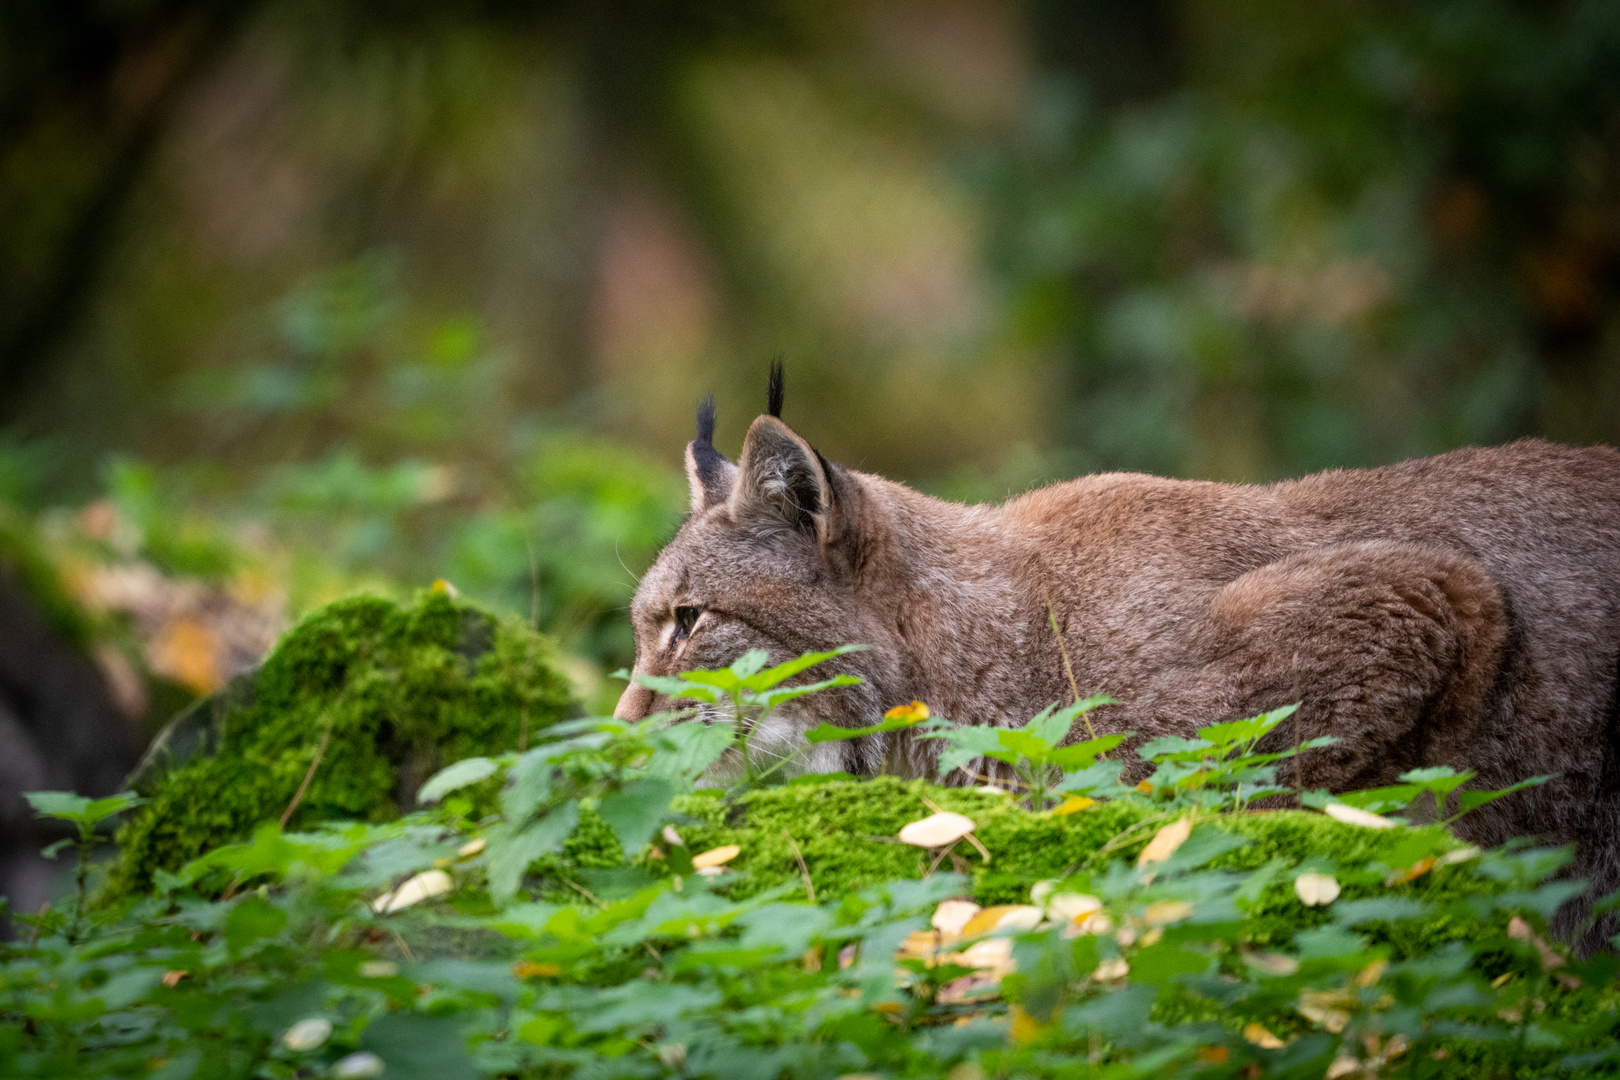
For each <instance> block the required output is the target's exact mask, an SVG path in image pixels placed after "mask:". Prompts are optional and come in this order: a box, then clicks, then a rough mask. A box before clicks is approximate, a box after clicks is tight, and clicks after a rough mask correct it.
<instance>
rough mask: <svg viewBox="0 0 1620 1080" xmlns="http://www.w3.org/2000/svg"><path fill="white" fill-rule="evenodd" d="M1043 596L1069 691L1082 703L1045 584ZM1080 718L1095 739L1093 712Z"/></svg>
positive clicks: (1077, 683) (1082, 714)
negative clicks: (1066, 676)
mask: <svg viewBox="0 0 1620 1080" xmlns="http://www.w3.org/2000/svg"><path fill="white" fill-rule="evenodd" d="M1041 598H1042V599H1043V600H1045V601H1046V614H1047V617H1048V618H1050V619H1051V620H1052V636H1053V637H1055V638H1057V643H1058V653H1059V654H1060V655H1061V656H1062V657H1063V670H1064V672H1065V673H1066V674H1067V675H1068V676H1069V692H1070V693H1072V694H1074V701H1075V704H1077V705H1078V704H1079V703H1080V684H1079V682H1077V681H1076V680H1075V677H1074V665H1073V664H1071V663H1069V647H1068V646H1067V645H1065V644H1064V643H1063V631H1061V630H1059V629H1058V621H1057V608H1055V607H1053V606H1052V594H1051V593H1049V592H1047V591H1046V586H1045V585H1042V586H1041ZM1080 719H1082V720H1084V721H1085V722H1086V734H1087V735H1089V736H1090V737H1091V738H1093V739H1095V738H1096V737H1097V731H1096V729H1095V728H1093V727H1092V726H1091V714H1090V713H1089V712H1084V713H1081V714H1080ZM1103 756H1104V757H1107V756H1108V755H1106V754H1104V755H1103Z"/></svg>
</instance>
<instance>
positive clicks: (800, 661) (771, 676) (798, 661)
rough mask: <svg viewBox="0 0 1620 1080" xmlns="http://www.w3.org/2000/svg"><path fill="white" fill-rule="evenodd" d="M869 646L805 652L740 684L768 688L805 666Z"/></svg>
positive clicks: (760, 688)
mask: <svg viewBox="0 0 1620 1080" xmlns="http://www.w3.org/2000/svg"><path fill="white" fill-rule="evenodd" d="M869 647H870V646H867V645H840V646H838V648H836V649H829V650H827V651H826V652H813V653H805V654H804V655H803V656H800V657H796V658H794V659H792V660H788V661H786V662H785V663H781V664H777V665H776V666H775V667H773V668H767V669H766V670H764V671H761V672H758V673H757V674H753V675H750V676H748V677H747V678H746V679H743V680H742V685H743V686H744V687H745V688H746V689H749V690H754V691H759V690H769V689H770V688H771V687H773V686H776V685H777V684H779V683H781V682H784V681H786V680H788V679H791V678H792V677H793V676H795V675H797V674H798V673H799V672H801V671H804V670H805V669H806V668H813V667H815V666H816V665H817V664H821V663H825V662H826V661H828V660H831V659H832V658H833V657H835V656H843V655H844V654H845V653H852V652H860V651H862V650H863V649H867V648H869Z"/></svg>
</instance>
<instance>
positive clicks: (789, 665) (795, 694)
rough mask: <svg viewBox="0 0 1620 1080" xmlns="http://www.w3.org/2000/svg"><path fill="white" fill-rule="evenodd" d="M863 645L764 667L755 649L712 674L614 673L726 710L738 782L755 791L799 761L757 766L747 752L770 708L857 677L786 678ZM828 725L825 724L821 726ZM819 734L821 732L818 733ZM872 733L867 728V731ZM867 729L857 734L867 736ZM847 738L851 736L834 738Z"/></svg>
mask: <svg viewBox="0 0 1620 1080" xmlns="http://www.w3.org/2000/svg"><path fill="white" fill-rule="evenodd" d="M865 648H866V646H865V645H840V646H839V647H838V648H836V649H829V650H827V651H826V652H813V653H806V654H804V655H803V656H800V657H798V658H797V659H794V660H789V661H787V662H785V663H781V664H777V665H776V666H774V667H769V668H767V667H766V666H765V663H766V661H767V660H768V659H769V655H768V654H767V653H766V652H765V650H763V649H753V650H751V651H749V652H746V653H744V654H743V655H742V656H740V657H738V658H737V660H736V661H735V662H734V663H732V664H731V665H730V666H728V667H723V668H718V669H716V670H713V671H708V670H697V671H687V672H682V673H681V674H680V675H675V676H664V675H639V674H638V675H633V676H631V675H627V674H626V673H625V672H623V671H619V672H617V673H616V674H617V675H618V676H619V677H621V678H633V679H635V681H636V682H637V683H639V684H640V685H642V686H645V687H647V688H648V689H649V690H653V691H656V692H658V693H660V694H664V695H666V696H668V697H669V698H670V700H672V701H696V702H701V703H702V704H705V705H713V706H718V707H720V708H723V709H727V710H729V711H730V713H731V715H730V717H729V718H728V720H729V723H730V725H731V728H732V731H733V733H734V736H735V740H736V748H737V752H738V756H739V757H740V758H741V761H742V768H743V777H742V783H743V786H746V787H757V786H759V785H761V784H763V783H765V782H766V781H767V780H768V779H770V778H771V777H773V776H775V775H776V774H778V773H779V772H781V771H782V770H783V769H784V768H786V767H787V766H789V765H791V764H792V763H793V762H794V761H796V760H797V759H798V756H799V755H798V754H796V753H793V754H784V755H781V756H779V757H778V758H777V760H776V761H775V762H773V763H772V764H770V765H768V766H765V767H761V766H760V764H759V763H758V762H756V761H755V760H754V755H753V754H752V753H750V752H749V743H750V741H751V740H752V738H753V736H754V734H755V733H756V732H758V731H759V730H760V729H761V726H762V725H763V724H764V722H765V717H766V716H768V715H769V714H770V712H771V711H772V710H773V709H776V708H779V707H781V706H783V705H786V704H787V703H788V702H790V701H797V700H798V699H799V698H801V697H804V696H805V695H806V694H814V693H818V692H820V691H822V690H831V689H834V688H836V687H840V686H854V685H856V684H858V683H859V682H860V681H861V679H860V677H859V676H858V675H834V676H832V677H831V678H828V679H822V680H820V681H819V682H811V683H803V684H800V685H796V686H785V685H783V684H784V683H786V682H787V681H788V680H789V679H792V678H794V677H795V676H797V675H799V674H800V673H802V672H804V671H807V670H809V669H810V668H813V667H815V666H816V665H818V664H823V663H825V662H827V661H828V660H831V659H833V658H834V657H838V656H843V655H845V654H846V653H852V652H857V651H859V650H862V649H865ZM828 726H830V725H823V728H825V727H828ZM817 730H818V731H819V730H821V729H817ZM832 730H834V731H843V730H845V729H842V728H833V729H832ZM870 730H872V729H867V731H870ZM865 733H866V731H862V732H857V733H856V734H865ZM814 735H815V732H811V733H810V737H809V741H810V742H820V741H822V739H818V738H815V737H814ZM835 737H846V738H847V737H849V736H835Z"/></svg>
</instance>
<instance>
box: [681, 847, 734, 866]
mask: <svg viewBox="0 0 1620 1080" xmlns="http://www.w3.org/2000/svg"><path fill="white" fill-rule="evenodd" d="M741 854H742V848H740V847H738V846H737V845H736V844H726V845H724V846H722V847H717V848H710V849H709V850H708V851H705V852H703V853H702V854H701V855H694V856H692V868H693V869H694V870H708V869H711V868H713V867H719V866H723V865H724V864H726V863H728V862H730V861H731V860H732V859H735V858H736V857H737V856H738V855H741Z"/></svg>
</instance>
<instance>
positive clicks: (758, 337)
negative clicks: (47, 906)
mask: <svg viewBox="0 0 1620 1080" xmlns="http://www.w3.org/2000/svg"><path fill="white" fill-rule="evenodd" d="M1617 296H1620V5H1615V4H1613V3H1612V2H1604V0H1562V2H1544V3H1529V2H1509V0H1424V2H1411V3H1394V2H1382V0H1326V2H1323V3H1320V4H1310V5H1299V4H1286V3H1279V2H1276V0H1115V2H1105V0H1072V2H1059V0H1029V2H1025V3H1018V2H1013V0H866V2H857V0H831V2H828V3H822V4H805V3H795V2H789V0H761V2H759V3H752V4H739V3H729V4H728V3H700V2H695V0H674V2H666V3H657V4H654V3H647V2H639V0H604V2H599V3H577V2H576V3H568V2H556V3H545V2H539V0H534V2H519V0H444V2H441V3H436V4H428V3H422V2H420V0H403V2H394V3H387V4H384V3H377V2H375V0H326V2H320V3H317V2H314V0H125V2H121V3H116V4H114V3H99V4H95V3H92V4H81V5H61V4H57V3H52V2H50V0H13V2H12V3H8V4H7V5H5V6H4V8H3V10H0V380H3V384H4V385H5V386H6V388H7V391H6V393H5V394H4V395H3V397H0V425H3V438H0V499H3V500H4V501H5V502H6V503H7V504H9V505H10V506H11V507H13V508H14V509H15V511H16V512H17V513H20V514H23V515H32V520H35V521H36V524H37V530H36V531H37V536H38V538H39V539H38V542H39V543H40V544H41V545H43V546H44V547H45V548H46V549H47V550H49V551H50V552H53V553H54V556H53V557H55V558H56V561H57V563H58V565H59V566H60V567H62V573H63V575H64V580H65V581H67V583H68V587H69V591H73V584H74V582H75V581H79V582H80V583H81V585H82V582H83V580H84V576H83V574H82V573H81V574H79V576H78V577H75V573H76V571H75V570H74V567H75V566H79V565H80V563H78V562H75V559H80V560H81V561H82V559H83V558H89V556H85V555H84V552H85V551H88V550H91V549H95V550H96V551H100V552H101V555H98V556H96V558H101V559H103V560H105V559H106V558H113V557H116V560H122V562H121V563H120V565H142V566H150V567H153V568H155V569H156V570H157V571H158V572H159V573H161V574H163V575H167V576H168V577H170V578H172V579H184V580H195V581H199V582H213V583H215V585H217V587H218V588H220V589H222V590H224V591H225V593H229V594H230V595H232V596H236V597H238V598H239V599H240V598H241V597H243V596H247V597H248V601H244V602H251V603H252V604H258V605H259V606H260V607H259V609H263V610H274V611H279V612H280V613H281V614H280V616H279V617H280V618H281V619H282V620H283V621H284V620H285V618H287V617H291V616H294V615H296V614H297V613H298V612H300V611H302V610H306V609H307V608H308V607H310V606H311V605H313V604H315V603H317V602H320V601H323V600H326V599H329V598H331V597H332V596H333V595H336V594H338V593H342V592H345V591H350V590H352V589H354V588H357V587H362V586H370V587H374V588H380V589H383V590H385V591H387V590H394V591H398V590H401V589H407V588H411V587H419V586H422V585H425V584H427V583H428V582H431V581H433V580H434V579H438V578H443V579H446V580H448V581H449V582H451V583H452V584H453V585H454V586H456V587H457V588H459V589H460V590H462V591H463V592H466V593H468V594H470V595H472V596H474V597H477V598H479V599H481V600H484V601H486V602H490V603H493V604H496V605H498V606H500V607H502V608H505V609H508V610H512V611H515V612H519V613H522V614H526V615H529V616H531V617H532V618H534V619H535V620H536V621H537V623H538V624H539V625H541V626H542V627H543V628H545V629H547V630H549V631H551V632H553V633H555V634H556V635H557V636H558V637H559V639H560V640H561V642H562V643H563V646H564V648H565V650H566V651H567V653H568V654H569V655H570V656H571V657H572V660H571V661H570V663H572V664H573V665H574V670H573V671H572V672H571V674H572V675H573V676H574V677H575V679H576V681H577V682H578V683H579V685H580V687H581V689H582V691H583V692H585V693H586V694H587V695H590V696H594V697H595V698H597V699H598V700H608V701H610V700H611V697H612V688H611V687H603V685H602V683H601V681H600V680H601V673H602V672H605V671H610V670H612V669H614V668H616V667H618V666H619V665H621V664H623V663H625V662H626V661H627V660H628V659H629V658H630V655H631V641H630V637H629V634H628V630H627V626H626V622H625V619H624V617H623V611H624V607H625V605H626V604H627V602H628V598H629V596H630V593H631V590H632V589H633V586H634V578H635V574H637V573H639V572H640V571H641V570H642V569H643V568H644V567H645V566H646V565H647V563H648V562H649V561H650V559H651V558H652V556H653V554H654V553H655V552H656V550H657V548H658V546H659V544H660V543H661V542H662V541H663V540H664V539H665V538H667V536H669V535H670V534H671V532H672V531H673V529H674V528H675V526H676V525H677V524H678V522H679V520H680V516H681V514H682V513H683V511H684V504H685V495H684V482H683V481H682V479H681V477H680V475H679V463H680V454H681V449H682V446H683V445H684V443H685V441H686V440H687V439H688V438H689V437H690V432H691V426H692V414H693V407H694V405H695V403H696V402H697V400H698V399H699V398H700V397H701V395H702V394H703V393H705V392H707V391H709V390H713V391H714V392H715V394H716V395H717V398H718V402H719V411H720V421H721V422H720V443H721V446H722V449H726V450H731V451H734V450H735V448H736V445H737V443H738V442H739V441H740V437H741V433H742V431H743V429H744V426H745V424H746V423H747V422H748V420H750V419H751V418H752V417H753V416H754V415H755V414H756V413H758V412H759V411H761V408H762V406H763V399H764V370H765V367H766V364H767V362H768V361H769V360H770V358H772V357H773V356H781V357H782V358H783V359H784V360H785V361H786V364H787V370H788V380H789V388H788V401H787V414H786V416H787V419H788V420H789V421H790V422H791V423H793V424H794V425H795V427H796V428H797V429H798V430H800V431H802V432H803V433H804V434H805V435H806V436H808V437H809V438H810V439H811V440H812V441H813V442H815V443H816V445H817V446H818V447H819V448H820V449H822V450H823V451H824V452H825V453H827V454H828V456H830V457H832V458H833V459H835V460H839V461H842V462H844V463H847V464H849V465H852V466H855V467H858V468H863V469H868V470H875V471H880V472H884V473H887V474H889V475H892V476H895V477H897V478H900V479H904V480H907V481H909V482H912V483H915V484H918V485H920V486H922V487H924V488H926V489H928V490H931V491H934V492H936V493H939V494H942V495H946V496H949V497H953V498H962V499H1000V498H1004V497H1006V496H1007V495H1008V494H1012V493H1017V492H1019V491H1022V490H1025V489H1027V488H1028V487H1030V486H1032V485H1035V484H1038V483H1041V482H1044V481H1048V480H1052V479H1058V478H1062V477H1067V476H1072V475H1076V474H1079V473H1081V472H1085V471H1091V470H1098V469H1145V470H1152V471H1157V472H1164V473H1172V474H1176V475H1182V476H1189V477H1204V478H1214V479H1228V480H1251V481H1255V480H1266V479H1271V478H1275V477H1279V476H1285V475H1290V474H1295V473H1299V472H1304V471H1310V470H1316V469H1321V468H1327V467H1334V466H1357V465H1369V464H1377V463H1381V462H1388V461H1392V460H1397V459H1399V458H1402V457H1406V456H1410V455H1416V454H1425V453H1432V452H1436V451H1441V450H1445V449H1447V448H1450V447H1454V446H1458V445H1462V444H1466V443H1480V442H1500V441H1504V440H1508V439H1512V438H1515V437H1519V436H1523V435H1529V434H1538V435H1542V436H1545V437H1549V438H1553V439H1559V440H1564V441H1569V442H1576V443H1588V442H1609V443H1614V442H1617V441H1620V340H1617V334H1620V320H1617V313H1620V304H1617ZM64 552H66V553H67V554H63V553H64ZM75 552H77V553H78V554H74V553H75ZM108 552H111V553H112V554H111V555H109V554H108ZM92 561H94V560H92ZM81 569H82V567H81ZM125 577H126V578H127V577H128V575H127V574H126V575H125ZM97 580H100V579H97ZM118 580H119V581H125V579H124V578H120V579H118ZM125 584H126V585H127V584H128V582H127V581H125ZM91 591H92V592H94V590H93V589H92V590H91ZM102 593H106V589H103V590H102ZM126 593H127V589H126ZM126 593H119V594H118V595H119V596H121V597H124V598H125V599H124V600H120V601H118V603H124V608H122V609H120V610H125V611H126V612H127V611H136V609H137V607H138V605H136V604H135V602H134V601H133V600H128V597H127V595H126ZM78 594H79V595H84V590H83V589H82V588H81V589H79V592H78ZM98 595H99V594H98ZM154 595H155V594H154ZM165 595H167V594H165ZM222 595H223V593H222ZM125 601H128V602H125ZM107 603H108V604H113V606H116V604H114V602H113V601H111V600H108V601H107ZM172 606H173V605H171V607H172ZM259 609H255V610H259ZM139 610H140V611H146V610H148V609H146V608H141V609H139ZM152 610H156V609H152ZM164 610H165V611H169V610H170V609H168V608H165V609H164ZM188 610H189V609H188ZM177 617H178V616H174V615H173V614H172V611H171V612H170V614H167V615H163V616H162V617H161V618H160V617H158V616H152V619H155V620H156V621H155V622H153V623H152V626H153V627H155V629H150V628H149V631H148V632H147V639H146V640H147V646H146V649H147V652H148V654H150V655H149V659H150V656H157V655H158V653H156V652H153V650H154V649H155V648H157V646H155V645H153V644H152V642H153V641H157V640H158V639H161V641H163V642H168V645H169V646H172V649H171V653H163V654H162V656H165V657H169V658H170V660H173V663H170V664H169V669H172V670H173V671H174V672H177V673H178V674H176V675H174V678H177V679H178V680H179V681H180V683H182V684H184V685H188V686H191V687H192V688H193V689H194V690H205V689H207V688H208V686H209V685H210V682H209V679H208V678H207V677H206V676H207V669H206V666H199V665H197V664H193V665H192V666H191V667H187V666H186V657H187V656H190V655H192V654H191V653H187V652H186V651H185V650H186V649H187V648H191V649H192V650H193V653H194V652H195V649H196V648H199V647H201V646H199V645H198V642H202V643H203V644H206V643H207V641H208V640H212V639H206V636H205V638H196V637H195V636H194V637H193V638H186V637H184V635H181V636H179V637H176V636H175V635H176V634H179V633H180V631H179V630H176V629H175V626H176V625H177V624H176V623H175V622H174V619H175V618H177ZM141 618H145V616H142V615H139V613H138V612H137V616H136V622H137V623H139V622H140V619H141ZM165 619H167V620H168V621H164V620H165ZM149 621H150V620H149ZM208 625H212V624H208ZM206 629H207V627H206V626H205V627H204V630H206ZM198 632H199V633H202V632H203V631H198ZM164 635H168V636H167V637H165V636H164ZM263 637H264V634H260V635H259V637H258V638H254V637H253V635H251V634H249V635H247V636H246V637H244V638H243V640H244V641H247V640H249V639H251V640H261V639H262V638H263ZM166 647H167V646H166ZM130 648H133V646H131V647H130ZM173 650H179V651H177V652H176V651H173ZM242 650H246V653H251V652H252V649H251V648H250V647H249V646H247V645H243V646H242ZM126 651H128V649H126ZM204 651H205V652H206V649H205V650H204ZM239 651H241V650H239ZM208 656H210V657H213V658H214V661H218V662H219V663H223V661H221V660H219V654H217V650H216V652H215V653H208ZM102 659H104V660H105V657H103V658H102ZM168 662H169V661H167V660H165V661H162V662H159V661H158V660H153V661H152V665H153V666H154V668H162V667H163V664H164V663H168ZM210 662H213V661H210ZM243 662H246V661H245V660H244V661H243ZM107 663H112V661H107V662H106V663H104V664H103V666H104V668H106V666H107ZM113 666H116V664H115V663H114V664H113ZM216 666H217V665H216ZM169 669H165V670H169ZM107 670H111V669H110V668H107ZM188 672H189V674H188ZM228 673H229V672H228V671H226V672H224V674H228ZM163 700H165V701H169V700H170V699H168V698H165V699H163ZM143 707H151V708H155V707H156V706H150V705H148V706H143Z"/></svg>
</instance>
